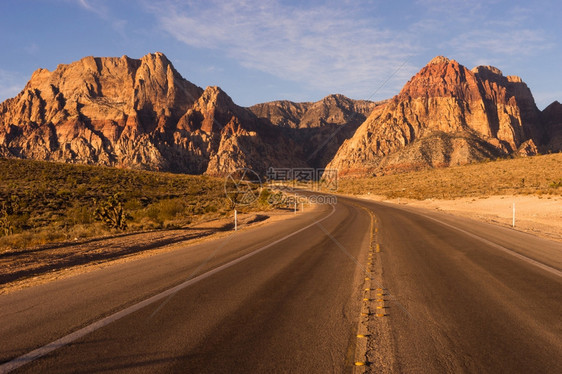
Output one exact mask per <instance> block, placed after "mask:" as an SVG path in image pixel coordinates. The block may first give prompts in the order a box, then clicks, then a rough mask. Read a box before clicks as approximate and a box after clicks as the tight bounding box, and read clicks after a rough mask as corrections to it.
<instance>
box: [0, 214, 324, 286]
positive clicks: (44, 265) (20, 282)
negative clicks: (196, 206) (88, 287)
mask: <svg viewBox="0 0 562 374" xmlns="http://www.w3.org/2000/svg"><path fill="white" fill-rule="evenodd" d="M306 209H307V211H310V210H313V209H315V207H314V206H310V207H307V208H306ZM292 216H294V212H293V211H292V210H273V211H267V212H263V213H249V214H240V215H239V216H238V219H239V221H238V222H239V224H238V229H239V230H244V229H246V228H249V227H255V226H258V225H264V224H269V223H272V222H276V221H279V220H283V219H287V218H290V217H292ZM232 226H233V223H232V217H230V218H225V219H219V220H214V221H210V222H204V223H200V224H197V225H194V226H191V227H188V228H185V229H175V230H164V231H154V232H143V233H134V234H127V235H122V236H117V237H110V238H99V239H91V240H86V241H84V242H81V243H76V244H74V243H65V244H62V245H58V246H45V247H40V248H35V249H27V250H21V251H19V250H14V251H12V252H4V253H2V254H0V294H4V293H9V292H13V291H16V290H18V289H21V288H25V287H30V286H34V285H37V284H42V283H46V282H50V281H53V280H55V279H61V278H67V277H70V276H73V275H76V274H81V273H85V272H89V271H93V270H95V269H99V268H103V267H106V266H111V265H113V264H116V263H120V262H126V261H133V260H136V259H138V258H142V257H147V256H153V255H155V254H158V253H162V252H168V251H173V250H174V249H178V248H184V247H185V246H186V245H193V244H197V243H200V242H201V241H204V240H210V239H216V238H219V237H223V236H226V235H231V234H232V233H233V227H232Z"/></svg>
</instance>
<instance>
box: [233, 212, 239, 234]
mask: <svg viewBox="0 0 562 374" xmlns="http://www.w3.org/2000/svg"><path fill="white" fill-rule="evenodd" d="M234 231H238V212H237V211H236V209H234Z"/></svg>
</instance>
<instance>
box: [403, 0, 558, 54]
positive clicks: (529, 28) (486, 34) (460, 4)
mask: <svg viewBox="0 0 562 374" xmlns="http://www.w3.org/2000/svg"><path fill="white" fill-rule="evenodd" d="M417 3H418V4H419V5H420V6H422V7H424V8H425V14H424V16H423V17H422V18H421V19H420V20H419V21H418V22H417V23H416V24H415V25H414V26H413V28H415V29H416V30H417V31H419V35H421V36H422V37H424V36H425V37H427V36H428V35H429V36H434V35H438V36H439V39H440V42H439V43H438V46H440V47H441V48H442V49H445V50H449V51H452V53H453V54H454V56H453V57H454V58H456V59H459V60H468V61H475V60H486V61H495V62H496V63H498V64H508V62H509V61H510V60H512V59H513V58H514V57H516V58H520V57H526V56H533V55H539V54H540V53H542V52H543V51H545V50H547V49H550V48H552V47H553V46H554V43H553V41H552V36H551V35H549V34H548V32H547V31H545V30H543V29H541V28H540V23H539V24H537V22H536V20H534V19H533V17H534V13H535V12H534V10H533V9H532V8H529V7H525V6H522V5H519V4H517V3H511V2H509V3H505V2H501V1H499V0H493V1H489V0H487V1H483V0H474V1H462V0H450V1H449V0H447V1H445V0H418V1H417ZM500 10H501V17H498V14H499V13H498V12H499V11H500ZM537 26H538V27H537Z"/></svg>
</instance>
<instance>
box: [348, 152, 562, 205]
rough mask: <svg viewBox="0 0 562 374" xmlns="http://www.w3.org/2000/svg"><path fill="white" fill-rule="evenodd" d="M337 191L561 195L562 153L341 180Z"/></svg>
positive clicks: (422, 196)
mask: <svg viewBox="0 0 562 374" xmlns="http://www.w3.org/2000/svg"><path fill="white" fill-rule="evenodd" d="M338 192H340V193H349V194H354V195H362V194H372V195H380V196H385V197H387V198H410V199H419V200H423V199H454V198H460V197H484V196H492V195H512V194H537V195H545V196H548V195H558V196H560V195H562V153H556V154H548V155H539V156H533V157H518V158H513V159H505V160H499V161H486V162H480V163H474V164H469V165H464V166H455V167H449V168H440V169H439V168H437V169H429V170H423V171H417V172H410V173H405V174H395V175H385V176H379V177H370V178H369V177H367V178H349V179H340V180H339V181H338Z"/></svg>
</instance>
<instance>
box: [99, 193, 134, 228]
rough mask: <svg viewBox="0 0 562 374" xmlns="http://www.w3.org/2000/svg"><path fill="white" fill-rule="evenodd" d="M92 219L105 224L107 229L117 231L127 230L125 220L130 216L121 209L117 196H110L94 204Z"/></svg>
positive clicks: (119, 199)
mask: <svg viewBox="0 0 562 374" xmlns="http://www.w3.org/2000/svg"><path fill="white" fill-rule="evenodd" d="M94 205H95V209H94V219H95V220H97V221H101V222H103V223H105V225H106V226H107V227H109V228H114V229H117V230H125V229H127V220H128V219H130V216H129V215H128V214H127V213H126V212H125V209H123V203H122V201H121V197H120V195H119V194H115V195H113V196H110V197H109V198H107V199H106V200H105V201H101V202H100V201H96V202H95V203H94Z"/></svg>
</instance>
